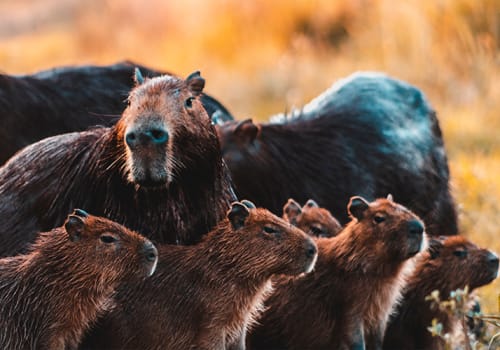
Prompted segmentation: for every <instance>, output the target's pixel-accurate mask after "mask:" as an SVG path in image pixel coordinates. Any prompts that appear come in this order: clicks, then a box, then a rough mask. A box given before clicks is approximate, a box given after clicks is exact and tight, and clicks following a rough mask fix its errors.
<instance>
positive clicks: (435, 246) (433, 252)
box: [427, 238, 444, 259]
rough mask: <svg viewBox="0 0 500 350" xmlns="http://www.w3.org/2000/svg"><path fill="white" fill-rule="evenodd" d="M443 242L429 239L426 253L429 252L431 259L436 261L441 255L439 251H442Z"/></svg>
mask: <svg viewBox="0 0 500 350" xmlns="http://www.w3.org/2000/svg"><path fill="white" fill-rule="evenodd" d="M443 247H444V245H443V242H442V241H441V240H439V239H434V238H433V239H430V240H429V248H427V251H428V252H429V254H430V256H431V259H436V258H437V257H438V256H439V254H440V253H441V249H443Z"/></svg>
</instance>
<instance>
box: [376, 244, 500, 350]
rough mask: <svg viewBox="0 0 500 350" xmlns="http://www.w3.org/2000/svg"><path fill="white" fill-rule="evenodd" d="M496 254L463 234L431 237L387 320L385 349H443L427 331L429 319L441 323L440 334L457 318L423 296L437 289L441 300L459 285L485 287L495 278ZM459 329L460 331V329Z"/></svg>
mask: <svg viewBox="0 0 500 350" xmlns="http://www.w3.org/2000/svg"><path fill="white" fill-rule="evenodd" d="M497 273H498V257H497V256H496V255H495V254H493V253H492V252H490V251H489V250H487V249H481V248H479V247H477V246H476V245H475V244H473V243H472V242H470V241H468V240H467V239H466V238H464V237H459V236H457V237H447V238H443V239H438V238H435V239H432V240H431V241H430V242H429V249H428V250H427V251H425V252H423V253H422V254H420V256H419V257H418V258H417V263H416V268H415V271H414V273H413V274H412V276H411V277H410V279H409V282H408V284H407V286H406V287H405V291H404V293H403V297H404V299H403V301H402V303H401V304H400V305H399V307H397V308H396V310H395V311H396V312H395V314H394V316H393V317H391V320H390V322H389V325H388V327H387V331H386V334H385V338H384V349H388V350H396V349H408V350H412V349H415V350H416V349H433V350H434V349H444V348H445V347H444V342H443V340H442V339H441V338H440V337H433V336H432V334H431V333H430V332H429V331H428V330H427V328H428V327H430V326H431V323H432V319H434V318H436V319H437V320H438V321H439V322H441V323H442V325H443V333H450V332H452V333H453V330H454V327H455V326H459V327H460V326H461V325H460V323H459V322H457V320H454V319H453V318H452V317H449V316H448V314H446V313H445V312H442V311H440V310H439V309H437V308H431V304H430V302H429V301H426V300H425V297H426V296H428V295H429V294H431V293H432V292H433V291H434V290H439V292H440V296H441V298H442V299H447V298H448V297H449V296H450V293H451V292H452V291H454V290H456V289H458V288H464V287H465V286H469V290H473V289H475V288H478V287H481V286H484V285H486V284H488V283H490V282H491V281H493V280H494V279H495V278H496V277H497ZM459 332H460V333H461V332H463V329H460V330H459Z"/></svg>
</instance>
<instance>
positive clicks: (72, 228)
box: [64, 210, 85, 242]
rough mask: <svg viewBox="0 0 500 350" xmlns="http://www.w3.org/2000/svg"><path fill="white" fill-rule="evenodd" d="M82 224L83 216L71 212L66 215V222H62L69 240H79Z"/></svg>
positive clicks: (83, 223) (83, 222) (83, 221)
mask: <svg viewBox="0 0 500 350" xmlns="http://www.w3.org/2000/svg"><path fill="white" fill-rule="evenodd" d="M75 212H76V210H75ZM84 226H85V217H81V216H78V215H73V214H70V215H68V217H67V219H66V222H65V223H64V228H65V229H66V233H67V234H68V236H69V239H70V241H72V242H76V241H78V240H80V238H81V236H82V233H83V227H84Z"/></svg>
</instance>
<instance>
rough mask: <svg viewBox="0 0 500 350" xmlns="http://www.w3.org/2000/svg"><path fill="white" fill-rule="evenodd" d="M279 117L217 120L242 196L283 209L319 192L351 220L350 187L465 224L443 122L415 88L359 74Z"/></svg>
mask: <svg viewBox="0 0 500 350" xmlns="http://www.w3.org/2000/svg"><path fill="white" fill-rule="evenodd" d="M280 117H281V118H280ZM271 119H272V120H271V121H270V122H269V123H253V122H252V120H244V121H239V122H238V121H231V122H227V123H225V124H223V125H221V126H218V132H219V138H220V141H221V147H222V151H223V153H222V154H223V157H224V160H225V161H226V164H227V165H228V167H229V169H230V171H231V178H232V180H233V181H234V185H235V191H236V195H237V196H238V197H239V198H248V199H250V200H252V201H254V202H255V204H256V205H257V206H262V207H264V208H268V209H269V210H271V211H272V212H273V213H275V214H281V210H282V207H283V203H285V202H286V201H287V199H288V198H294V199H295V200H297V201H299V203H303V202H305V201H306V200H307V199H308V198H314V199H315V200H316V201H317V202H318V203H320V204H321V205H322V206H323V207H325V208H326V209H328V210H329V211H330V212H331V213H332V215H333V216H335V217H336V218H337V219H338V220H339V221H340V223H341V224H342V225H344V224H346V223H347V222H348V221H349V218H348V217H347V215H346V212H345V205H344V203H347V201H348V200H349V198H350V197H351V196H354V195H361V196H363V197H364V198H367V199H368V200H373V199H375V198H379V197H383V196H386V195H387V193H392V194H393V195H394V196H395V198H397V199H398V202H399V203H401V204H403V205H404V206H406V207H407V208H409V209H410V210H412V211H413V212H414V213H416V214H417V215H418V216H419V217H421V218H422V220H424V222H425V225H426V230H427V232H428V233H429V234H456V233H457V232H458V229H457V215H456V211H455V205H454V201H453V198H452V196H451V192H450V189H449V169H448V160H447V157H446V151H445V149H444V143H443V137H442V135H441V129H440V126H439V121H438V119H437V117H436V114H435V112H434V110H433V109H432V106H431V105H430V104H429V102H428V101H427V99H426V97H425V96H424V94H423V93H422V92H421V91H420V90H419V89H417V88H416V87H414V86H412V85H410V84H408V83H406V82H403V81H400V80H397V79H393V78H390V77H388V76H386V75H383V74H374V73H369V72H368V73H367V72H361V73H356V74H353V75H351V76H349V77H347V78H345V79H342V80H340V81H339V82H337V83H335V84H333V85H332V87H331V88H329V89H328V90H326V91H325V92H323V93H322V94H321V95H319V96H318V97H316V98H315V99H313V100H312V101H311V102H310V103H308V104H307V105H305V106H304V107H303V108H302V109H300V110H295V111H293V113H292V116H291V117H286V116H283V115H282V116H278V118H271Z"/></svg>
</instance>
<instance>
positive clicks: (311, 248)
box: [306, 242, 318, 259]
mask: <svg viewBox="0 0 500 350" xmlns="http://www.w3.org/2000/svg"><path fill="white" fill-rule="evenodd" d="M317 253H318V248H316V245H315V244H314V243H312V242H308V243H307V246H306V256H307V257H308V258H309V259H312V258H314V257H315V256H316V254H317Z"/></svg>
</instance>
